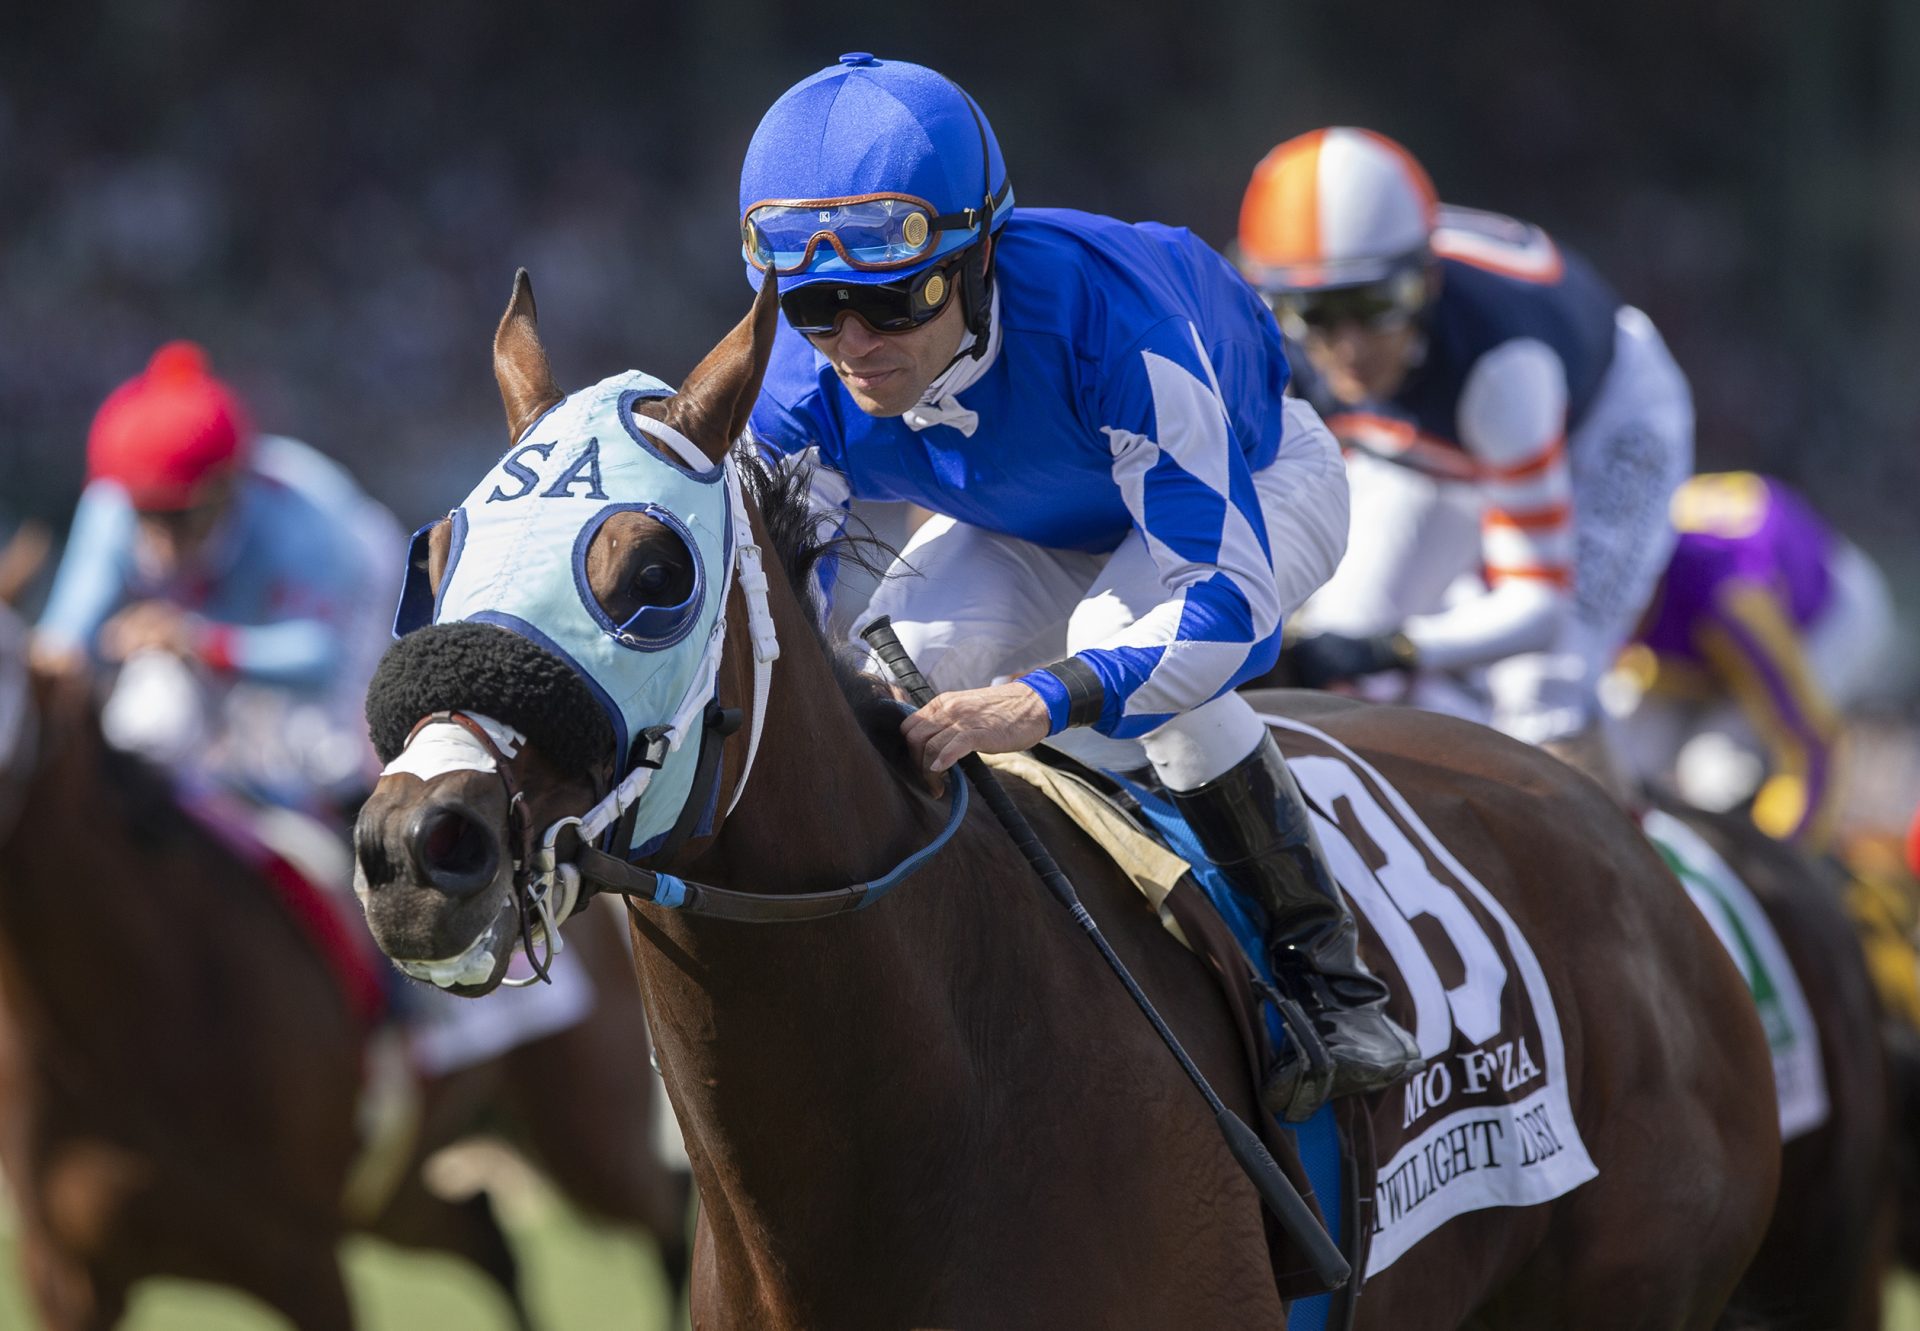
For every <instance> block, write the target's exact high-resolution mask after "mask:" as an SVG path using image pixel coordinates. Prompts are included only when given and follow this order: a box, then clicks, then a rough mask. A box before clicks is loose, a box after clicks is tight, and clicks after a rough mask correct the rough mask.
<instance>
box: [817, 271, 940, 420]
mask: <svg viewBox="0 0 1920 1331" xmlns="http://www.w3.org/2000/svg"><path fill="white" fill-rule="evenodd" d="M960 304H961V302H960V301H958V300H952V299H950V300H948V301H947V305H946V308H945V309H943V310H941V311H940V313H938V314H936V315H935V316H934V317H933V318H931V319H929V320H928V321H927V322H926V323H923V324H921V325H920V326H919V327H918V328H909V329H908V330H907V331H905V332H904V333H876V332H874V331H873V329H871V328H869V327H867V325H866V324H864V323H862V322H861V321H860V320H859V319H857V318H855V317H854V316H853V315H851V314H843V315H841V316H840V322H839V323H837V324H835V325H834V329H833V332H832V333H831V334H825V335H822V334H816V333H808V334H807V341H809V342H811V343H813V345H814V346H815V347H817V348H819V350H820V354H821V355H823V356H825V357H826V358H827V362H828V364H830V365H832V366H833V372H834V373H835V374H837V375H839V376H840V382H841V383H843V384H845V385H846V386H847V392H848V394H850V395H851V396H852V398H853V401H854V404H855V405H856V406H858V407H859V408H860V410H862V411H864V412H866V413H867V415H869V416H898V415H900V414H901V413H902V412H904V411H907V410H909V409H911V408H912V406H913V405H914V403H916V402H918V401H919V400H920V395H921V394H922V393H925V392H926V391H927V386H928V385H929V384H931V383H932V382H933V381H934V380H935V379H937V378H938V377H939V376H940V372H941V371H942V370H944V369H946V368H947V365H948V364H949V363H950V362H951V361H952V360H953V358H954V355H955V354H956V353H957V352H958V351H959V350H960V339H961V337H962V336H963V335H964V334H965V333H966V330H967V325H966V320H964V319H962V318H961V317H960Z"/></svg>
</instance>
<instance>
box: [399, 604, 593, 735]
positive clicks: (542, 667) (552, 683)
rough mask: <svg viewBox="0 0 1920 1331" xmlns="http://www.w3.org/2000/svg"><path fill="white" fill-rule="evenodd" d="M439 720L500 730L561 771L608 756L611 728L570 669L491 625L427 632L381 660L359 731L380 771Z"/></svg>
mask: <svg viewBox="0 0 1920 1331" xmlns="http://www.w3.org/2000/svg"><path fill="white" fill-rule="evenodd" d="M446 711H463V712H479V713H481V714H482V715H484V716H490V717H492V718H493V719H494V720H496V721H504V722H506V724H508V725H510V726H512V727H513V728H514V729H516V730H519V731H522V732H523V733H525V735H526V736H527V738H528V739H529V740H530V741H532V743H533V744H534V745H536V746H537V747H538V748H539V749H540V751H541V753H543V754H545V755H546V756H547V758H548V759H549V760H551V761H552V762H554V763H555V764H557V765H558V766H559V767H560V769H561V770H562V771H566V772H583V773H584V772H592V771H597V770H599V769H600V768H601V767H602V766H603V765H604V764H605V763H606V762H607V760H608V759H609V758H610V757H611V756H612V754H613V726H612V723H611V722H609V721H608V720H607V714H606V713H605V712H604V711H602V710H601V707H600V704H599V703H598V702H597V701H596V700H595V699H594V696H593V694H592V693H591V692H590V691H589V690H588V688H587V686H586V683H585V682H584V681H583V680H582V679H581V678H580V676H579V675H577V674H575V673H574V671H573V667H571V666H569V665H568V664H567V663H566V662H565V661H562V660H561V659H560V658H559V657H557V656H555V655H554V654H553V653H552V652H549V651H547V650H545V649H544V648H542V647H539V646H537V645H535V644H534V643H533V642H532V641H530V640H529V639H526V638H523V637H521V636H520V635H519V634H518V633H514V632H513V631H511V630H509V629H503V628H501V627H500V626H499V625H497V624H475V623H471V622H469V621H466V620H460V621H456V622H455V623H452V624H432V625H429V626H428V627H426V628H423V629H416V630H414V631H413V632H412V633H409V634H407V635H406V636H405V637H404V638H402V639H400V641H398V642H396V643H394V644H393V646H391V647H389V648H387V654H386V655H385V656H383V657H381V658H380V667H379V669H377V670H375V671H374V672H373V682H372V683H371V684H369V685H368V686H367V729H368V731H369V733H370V734H371V735H372V737H373V748H374V752H376V753H378V754H379V755H380V761H381V762H383V763H390V762H392V761H393V760H394V759H395V758H397V757H398V756H399V755H400V750H402V749H404V748H405V747H406V746H407V736H408V735H409V734H411V733H412V732H413V728H414V726H416V725H418V724H419V723H420V718H421V717H423V716H426V715H428V714H429V713H432V712H446Z"/></svg>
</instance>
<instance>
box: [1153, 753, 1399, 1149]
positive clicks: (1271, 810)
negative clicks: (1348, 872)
mask: <svg viewBox="0 0 1920 1331" xmlns="http://www.w3.org/2000/svg"><path fill="white" fill-rule="evenodd" d="M1167 793H1168V795H1170V796H1171V797H1172V799H1173V802H1174V805H1175V807H1177V808H1178V809H1179V810H1180V813H1181V815H1182V816H1183V817H1185V818H1186V820H1187V825H1188V826H1189V827H1191V828H1192V829H1193V833H1194V835H1195V836H1196V837H1197V838H1199V841H1200V846H1201V848H1202V849H1203V850H1205V851H1206V852H1207V858H1208V859H1210V860H1212V861H1213V863H1214V864H1215V865H1216V866H1218V867H1219V869H1220V872H1221V874H1222V875H1223V876H1224V877H1225V878H1226V880H1227V882H1228V883H1229V884H1231V885H1232V887H1233V890H1234V891H1236V892H1238V893H1240V894H1241V895H1243V896H1245V897H1248V898H1250V899H1252V900H1253V901H1255V902H1258V903H1259V905H1260V907H1261V908H1262V909H1263V910H1265V911H1266V913H1267V921H1268V923H1267V947H1268V949H1269V950H1270V953H1271V956H1272V958H1273V963H1274V973H1275V975H1276V977H1277V978H1278V979H1279V981H1280V984H1281V987H1282V988H1283V989H1284V990H1286V991H1287V993H1288V995H1289V996H1290V997H1292V998H1293V999H1295V1000H1296V1001H1297V1002H1299V1004H1300V1006H1301V1007H1302V1008H1304V1009H1305V1010H1306V1013H1307V1015H1308V1016H1309V1017H1311V1018H1312V1020H1313V1025H1314V1029H1315V1030H1316V1031H1318V1032H1319V1035H1320V1038H1321V1040H1322V1041H1323V1042H1324V1043H1325V1044H1326V1047H1327V1053H1328V1054H1329V1055H1330V1056H1331V1058H1332V1060H1333V1068H1332V1078H1331V1084H1330V1085H1329V1084H1328V1082H1327V1079H1326V1078H1325V1077H1324V1076H1323V1077H1319V1078H1314V1077H1311V1076H1310V1075H1309V1074H1308V1072H1307V1070H1305V1069H1303V1068H1300V1067H1297V1066H1296V1068H1295V1069H1294V1070H1293V1072H1292V1074H1291V1075H1288V1076H1285V1077H1283V1078H1281V1079H1278V1080H1276V1082H1274V1083H1270V1084H1269V1086H1268V1087H1267V1088H1266V1091H1265V1092H1263V1099H1266V1100H1268V1102H1269V1103H1268V1105H1267V1107H1268V1108H1269V1109H1271V1110H1273V1111H1274V1112H1276V1113H1279V1114H1281V1115H1283V1116H1284V1117H1286V1118H1287V1119H1289V1120H1292V1121H1295V1122H1298V1121H1300V1120H1302V1119H1305V1118H1309V1117H1311V1116H1312V1114H1313V1112H1314V1110H1316V1109H1318V1108H1319V1107H1320V1103H1321V1102H1322V1101H1323V1100H1325V1099H1326V1098H1328V1097H1331V1096H1338V1095H1351V1094H1353V1093H1355V1092H1364V1091H1377V1090H1379V1089H1381V1088H1382V1087H1384V1086H1387V1085H1390V1084H1391V1083H1393V1082H1395V1081H1398V1080H1399V1079H1400V1078H1401V1077H1403V1076H1405V1075H1406V1074H1408V1073H1409V1072H1412V1071H1413V1070H1414V1069H1415V1068H1417V1067H1419V1066H1420V1062H1421V1060H1420V1054H1419V1051H1418V1050H1417V1049H1416V1048H1415V1046H1414V1043H1413V1040H1412V1038H1411V1037H1409V1036H1408V1035H1407V1033H1406V1032H1405V1031H1403V1030H1401V1029H1400V1027H1399V1026H1398V1025H1396V1024H1395V1023H1394V1021H1393V1020H1392V1018H1390V1017H1388V1016H1387V1013H1386V1001H1387V987H1386V985H1384V984H1383V983H1381V982H1380V980H1379V979H1378V978H1377V977H1376V976H1375V975H1374V974H1373V973H1372V972H1371V971H1369V970H1368V969H1367V968H1366V966H1365V965H1364V964H1363V963H1362V962H1361V960H1360V956H1359V953H1358V952H1357V951H1356V949H1355V943H1356V941H1357V938H1358V934H1357V931H1356V929H1355V926H1354V922H1353V913H1352V912H1351V911H1350V910H1349V909H1348V908H1347V904H1346V901H1345V900H1344V899H1343V898H1342V897H1341V895H1340V890H1339V888H1338V887H1336V886H1335V885H1334V880H1333V874H1332V873H1331V872H1330V871H1329V870H1328V868H1327V862H1326V857H1325V856H1324V855H1323V853H1322V852H1321V850H1320V839H1319V838H1318V837H1317V836H1316V835H1314V831H1313V823H1312V821H1311V820H1310V819H1309V817H1308V814H1307V806H1306V801H1305V800H1304V799H1303V798H1302V797H1301V794H1300V787H1299V786H1297V785H1295V784H1294V780H1293V773H1291V772H1289V771H1288V770H1287V764H1286V760H1285V759H1284V758H1282V757H1281V756H1280V749H1279V746H1278V745H1276V744H1275V743H1274V742H1273V737H1272V736H1271V735H1269V736H1266V737H1265V738H1263V739H1262V740H1261V741H1260V746H1259V747H1258V748H1256V749H1255V750H1254V751H1253V752H1252V753H1250V754H1248V755H1247V756H1246V757H1245V758H1243V759H1241V761H1240V762H1239V763H1238V764H1236V765H1235V766H1234V767H1233V768H1232V769H1231V770H1230V771H1228V772H1226V773H1225V774H1224V775H1222V776H1219V777H1216V778H1215V779H1213V780H1212V781H1209V782H1207V783H1206V784H1205V785H1203V786H1201V787H1199V788H1198V789H1196V790H1185V791H1168V792H1167ZM1282 1071H1283V1073H1284V1072H1286V1068H1285V1066H1284V1065H1283V1068H1282ZM1276 1100H1277V1101H1278V1103H1274V1101H1276Z"/></svg>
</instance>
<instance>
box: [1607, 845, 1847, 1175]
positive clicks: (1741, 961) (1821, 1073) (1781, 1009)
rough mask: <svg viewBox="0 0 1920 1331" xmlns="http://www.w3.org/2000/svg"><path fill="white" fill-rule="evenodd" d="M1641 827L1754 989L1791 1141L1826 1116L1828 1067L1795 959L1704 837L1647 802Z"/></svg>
mask: <svg viewBox="0 0 1920 1331" xmlns="http://www.w3.org/2000/svg"><path fill="white" fill-rule="evenodd" d="M1640 826H1641V828H1642V829H1643V830H1644V831H1645V832H1646V834H1647V839H1648V840H1649V841H1651V842H1653V846H1654V849H1655V850H1658V851H1659V852H1660V856H1661V858H1662V859H1664V860H1666V862H1667V865H1668V867H1669V868H1671V869H1672V870H1673V872H1674V874H1675V876H1676V877H1678V878H1679V879H1680V882H1681V883H1682V885H1684V886H1685V887H1686V889H1687V895H1688V896H1690V897H1692V898H1693V904H1694V905H1695V906H1697V907H1699V909H1700V913H1701V914H1702V915H1704V916H1706V917H1707V923H1708V924H1709V925H1711V926H1712V927H1713V935H1714V937H1716V938H1718V939H1719V940H1720V945H1721V946H1722V947H1724V948H1726V949H1727V955H1728V956H1730V957H1732V958H1733V964H1734V965H1736V966H1738V967H1739V968H1740V976H1741V978H1742V979H1744V980H1745V981H1746V982H1747V988H1748V990H1749V991H1750V992H1751V993H1752V994H1753V1004H1754V1007H1755V1008H1757V1009H1758V1010H1759V1013H1760V1025H1761V1027H1762V1028H1763V1029H1764V1030H1765V1031H1766V1033H1767V1045H1768V1047H1769V1048H1770V1049H1771V1050H1772V1051H1773V1085H1774V1092H1775V1094H1776V1095H1777V1096H1778V1098H1779V1101H1780V1139H1781V1140H1782V1141H1791V1140H1793V1139H1794V1138H1795V1137H1799V1136H1802V1135H1803V1134H1805V1133H1809V1132H1812V1131H1813V1130H1814V1129H1815V1128H1817V1127H1819V1126H1820V1125H1821V1124H1823V1123H1825V1122H1826V1121H1827V1113H1828V1110H1829V1108H1830V1106H1829V1104H1828V1101H1827V1078H1826V1072H1825V1069H1824V1068H1823V1066H1822V1064H1821V1061H1820V1030H1819V1028H1818V1027H1817V1026H1815V1025H1814V1021H1813V1009H1812V1007H1811V1006H1809V1005H1808V1003H1807V996H1806V993H1805V992H1804V991H1803V990H1802V989H1801V988H1800V979H1799V977H1798V976H1796V975H1795V974H1794V972H1793V963H1792V962H1791V961H1790V960H1788V958H1787V950H1786V948H1785V947H1783V946H1782V945H1781V942H1780V935H1779V934H1778V933H1777V932H1775V930H1774V927H1773V922H1772V921H1771V920H1769V919H1768V918H1767V912H1766V911H1765V909H1764V908H1762V906H1761V905H1760V902H1759V899H1758V898H1756V897H1755V896H1754V895H1753V889H1752V888H1750V887H1748V886H1747V885H1746V883H1745V882H1743V881H1742V880H1741V878H1740V875H1738V874H1736V873H1735V872H1734V871H1733V870H1732V869H1731V868H1729V867H1728V865H1727V862H1726V861H1725V860H1724V859H1722V858H1721V857H1720V855H1719V854H1718V853H1717V852H1716V851H1715V850H1714V848H1713V847H1712V846H1710V845H1708V844H1707V842H1706V840H1705V839H1704V838H1703V837H1701V836H1700V834H1699V833H1697V832H1695V831H1694V830H1693V829H1692V828H1690V827H1688V826H1687V825H1686V824H1685V823H1683V822H1681V821H1680V820H1679V819H1678V818H1676V817H1674V816H1673V815H1672V814H1669V813H1666V812H1665V811H1663V810H1660V809H1650V810H1648V811H1647V812H1646V813H1645V814H1643V815H1642V816H1641V819H1640Z"/></svg>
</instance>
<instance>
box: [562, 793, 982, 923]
mask: <svg viewBox="0 0 1920 1331" xmlns="http://www.w3.org/2000/svg"><path fill="white" fill-rule="evenodd" d="M951 775H952V777H953V794H952V796H951V797H950V798H949V802H948V803H949V807H948V811H947V822H946V826H945V827H943V828H941V829H940V834H939V835H938V836H936V837H934V839H933V840H932V841H929V842H928V843H927V844H926V845H924V846H922V847H921V848H920V849H919V850H916V851H914V852H913V853H912V854H910V855H908V856H907V857H906V858H905V859H903V860H901V861H900V862H899V863H898V864H896V865H894V866H893V868H891V869H889V870H888V871H887V872H886V873H884V874H882V875H880V876H879V877H878V878H870V879H868V880H867V881H866V882H863V883H851V884H849V885H847V886H846V887H835V888H830V889H828V890H826V891H824V892H798V893H790V894H775V893H767V892H736V891H734V890H732V889H730V888H724V887H714V886H712V885H711V884H708V883H697V882H693V881H690V880H688V879H685V878H680V877H677V876H675V875H673V874H670V873H662V872H660V871H659V870H658V869H648V868H645V867H643V866H641V865H638V864H632V863H629V862H628V861H626V860H623V859H621V858H620V857H619V856H617V855H609V854H607V853H606V852H605V851H604V850H598V849H596V848H594V847H593V846H590V845H588V844H587V843H586V842H585V841H584V840H582V839H581V836H580V821H579V819H577V818H563V819H561V820H560V821H559V822H557V823H555V824H554V825H553V826H552V827H551V828H549V829H548V830H547V835H546V838H545V840H544V841H543V843H542V844H541V847H540V849H539V851H538V852H536V857H535V863H536V864H537V865H539V866H541V870H542V872H553V873H565V872H566V871H569V870H571V871H572V873H573V874H574V875H575V876H576V877H577V878H580V879H584V880H585V881H586V882H587V883H589V884H591V885H592V887H593V888H594V889H595V890H598V891H602V892H613V893H616V894H617V895H620V896H623V897H626V898H627V903H628V906H629V907H637V906H657V907H660V908H661V909H663V910H671V911H676V912H678V913H679V914H682V915H698V916H703V917H705V918H707V919H714V920H734V921H738V922H741V923H745V924H790V923H794V922H796V921H800V920H821V919H825V918H827V917H828V916H830V915H844V914H846V913H847V912H848V911H853V910H859V909H861V908H862V907H864V906H870V905H872V904H873V903H874V902H876V901H878V900H879V899H880V898H881V897H883V896H885V895H886V894H887V893H888V892H890V891H892V890H893V889H894V888H896V887H898V886H899V885H900V884H901V883H902V882H904V881H905V880H906V879H907V878H909V877H911V876H912V875H913V873H914V871H915V870H916V869H919V868H920V867H921V866H922V865H924V864H926V862H927V861H928V860H930V859H932V858H933V857H934V856H935V855H937V854H938V853H939V852H940V851H941V850H942V849H943V848H944V847H945V846H946V844H947V842H948V841H950V840H952V839H953V834H954V833H955V832H957V831H959V830H960V824H961V823H963V822H965V821H966V817H967V804H968V795H967V788H968V787H967V780H966V778H965V777H964V776H962V775H961V774H960V773H959V772H954V773H952V774H951Z"/></svg>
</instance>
